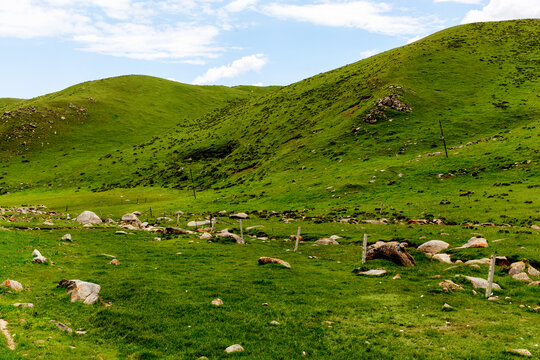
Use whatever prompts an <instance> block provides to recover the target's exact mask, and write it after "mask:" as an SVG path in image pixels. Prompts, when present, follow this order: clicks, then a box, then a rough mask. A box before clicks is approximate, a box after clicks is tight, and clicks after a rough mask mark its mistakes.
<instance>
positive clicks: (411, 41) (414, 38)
mask: <svg viewBox="0 0 540 360" xmlns="http://www.w3.org/2000/svg"><path fill="white" fill-rule="evenodd" d="M424 37H425V35H418V36H415V37H412V38H410V39H408V40H407V44H412V43H413V42H416V41H418V40H420V39H423V38H424Z"/></svg>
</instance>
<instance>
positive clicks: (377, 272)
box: [358, 269, 386, 276]
mask: <svg viewBox="0 0 540 360" xmlns="http://www.w3.org/2000/svg"><path fill="white" fill-rule="evenodd" d="M358 274H360V275H368V276H382V275H384V274H386V270H384V269H375V270H368V271H362V272H359V273H358Z"/></svg>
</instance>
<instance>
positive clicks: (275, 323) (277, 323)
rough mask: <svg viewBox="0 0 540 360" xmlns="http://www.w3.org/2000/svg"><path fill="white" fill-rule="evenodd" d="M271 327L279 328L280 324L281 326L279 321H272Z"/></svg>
mask: <svg viewBox="0 0 540 360" xmlns="http://www.w3.org/2000/svg"><path fill="white" fill-rule="evenodd" d="M270 325H274V326H279V325H280V324H279V322H278V321H276V320H272V321H270Z"/></svg>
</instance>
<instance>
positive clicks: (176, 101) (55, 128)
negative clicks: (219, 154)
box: [0, 76, 271, 192]
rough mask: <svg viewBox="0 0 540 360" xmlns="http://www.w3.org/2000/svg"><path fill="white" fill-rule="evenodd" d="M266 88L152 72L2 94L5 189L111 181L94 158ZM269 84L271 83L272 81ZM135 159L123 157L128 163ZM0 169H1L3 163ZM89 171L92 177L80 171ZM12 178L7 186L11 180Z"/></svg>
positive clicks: (1, 145)
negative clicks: (32, 93) (24, 95)
mask: <svg viewBox="0 0 540 360" xmlns="http://www.w3.org/2000/svg"><path fill="white" fill-rule="evenodd" d="M268 89H269V88H258V87H238V88H228V87H224V86H193V85H186V84H181V83H178V82H174V81H168V80H163V79H158V78H152V77H149V76H122V77H117V78H109V79H103V80H97V81H91V82H87V83H83V84H79V85H75V86H73V87H70V88H68V89H66V90H63V91H60V92H57V93H53V94H49V95H45V96H41V97H38V98H35V99H30V100H17V99H3V100H2V101H0V119H1V121H0V138H2V142H1V143H0V149H1V150H2V155H1V156H2V159H3V160H4V161H3V163H4V171H2V172H3V181H4V192H5V191H6V190H7V189H10V190H15V189H13V185H14V184H15V185H16V186H17V188H18V187H19V185H20V183H22V187H23V188H27V187H34V186H39V185H43V184H47V185H48V184H51V186H58V185H60V184H62V186H71V187H73V186H78V185H79V184H80V183H84V182H85V181H87V182H88V181H90V182H91V181H94V180H95V178H100V179H101V178H103V179H106V180H105V181H107V182H112V181H113V179H114V178H115V174H110V173H109V172H108V171H107V170H103V168H101V166H100V164H99V163H100V161H99V159H100V158H102V157H107V156H111V155H110V154H111V153H113V152H115V151H119V150H120V149H123V148H125V147H129V146H131V145H132V144H138V143H141V142H145V141H151V140H152V139H153V138H155V137H160V136H163V135H164V134H167V133H168V132H169V131H171V129H173V128H174V127H175V126H189V124H191V123H193V122H194V121H195V119H197V118H199V117H201V116H202V115H204V114H206V113H207V112H209V111H211V110H213V109H216V108H219V107H222V106H225V105H226V104H229V103H235V102H237V101H242V99H245V98H247V97H250V96H254V95H256V94H259V93H264V92H266V91H269V90H268ZM270 89H271V88H270ZM135 161H136V159H133V158H130V159H127V162H126V163H125V164H123V165H124V167H125V168H126V169H128V168H130V167H131V166H133V162H135ZM0 171H1V170H0ZM86 174H88V176H89V178H88V177H86V176H84V175H86ZM10 185H11V187H10Z"/></svg>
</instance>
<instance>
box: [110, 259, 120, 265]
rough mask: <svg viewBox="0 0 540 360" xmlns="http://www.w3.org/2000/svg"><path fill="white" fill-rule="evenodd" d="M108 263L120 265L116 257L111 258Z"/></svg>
mask: <svg viewBox="0 0 540 360" xmlns="http://www.w3.org/2000/svg"><path fill="white" fill-rule="evenodd" d="M109 264H111V265H115V266H118V265H120V261H118V259H112V260H111V262H110V263H109Z"/></svg>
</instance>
